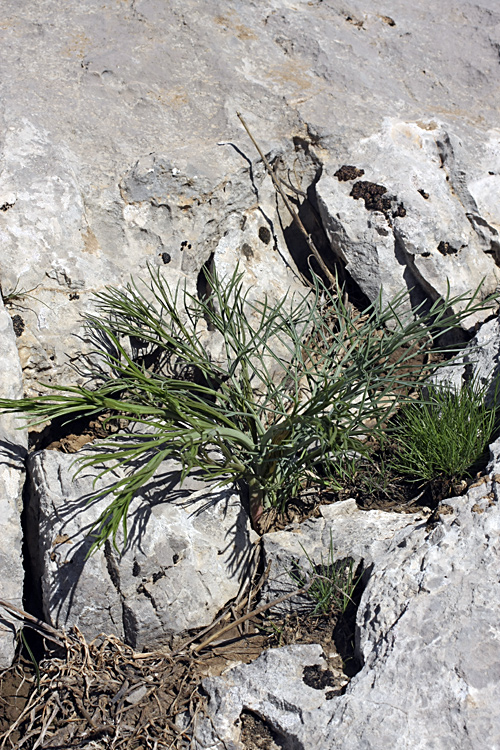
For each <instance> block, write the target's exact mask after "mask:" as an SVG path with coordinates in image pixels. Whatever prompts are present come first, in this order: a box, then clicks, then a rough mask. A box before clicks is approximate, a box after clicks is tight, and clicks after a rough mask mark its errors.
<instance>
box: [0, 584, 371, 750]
mask: <svg viewBox="0 0 500 750" xmlns="http://www.w3.org/2000/svg"><path fill="white" fill-rule="evenodd" d="M254 591H255V595H257V593H258V589H255V590H254ZM360 595H361V592H360V591H359V592H358V593H357V594H356V595H355V596H354V597H353V599H354V601H353V602H352V603H351V604H350V605H349V608H348V610H347V611H346V614H345V615H342V616H341V615H340V614H339V613H338V612H335V611H330V612H328V613H326V614H324V615H321V616H317V617H312V616H310V615H301V616H298V615H295V616H287V617H285V618H283V619H276V618H273V619H272V620H271V619H269V618H268V616H267V612H263V613H260V614H259V613H257V612H255V614H254V615H252V617H251V618H250V619H249V620H247V621H246V622H245V623H241V624H240V625H237V623H236V624H235V625H234V626H232V627H231V628H230V629H228V630H227V629H226V630H224V632H222V628H223V627H224V626H225V623H226V622H227V620H229V621H234V618H235V617H236V618H238V617H240V615H241V613H242V612H244V611H245V606H246V601H247V597H245V598H243V599H242V600H241V602H240V603H239V604H238V605H235V606H232V607H231V606H230V607H228V608H227V610H226V612H225V613H223V616H221V618H219V619H220V622H218V624H217V625H216V626H214V628H213V632H212V633H211V632H210V630H209V629H205V630H204V631H202V632H201V633H198V635H196V634H194V635H190V634H186V635H185V637H184V638H183V639H180V638H179V639H177V642H176V643H174V644H173V645H172V647H170V648H167V647H165V648H164V649H163V650H161V651H155V652H151V653H136V652H134V650H133V649H132V648H131V647H130V646H128V645H126V644H124V643H122V642H121V641H120V640H119V639H118V638H115V637H114V636H105V635H102V636H100V637H98V638H96V639H95V640H94V641H92V642H90V643H88V642H86V640H85V639H84V637H83V636H82V634H81V633H80V632H79V631H78V629H77V628H73V629H72V630H71V631H70V632H69V633H68V634H65V633H62V632H59V634H57V635H56V640H59V641H60V643H61V647H59V648H57V649H56V650H55V651H54V650H52V651H47V653H46V656H45V658H43V659H42V660H41V662H40V664H39V671H40V680H39V684H38V685H37V676H36V673H35V670H34V668H33V665H32V664H31V663H30V662H29V661H27V660H25V659H20V660H19V661H18V662H17V663H16V664H15V665H14V666H13V667H11V669H9V670H6V671H5V672H4V673H3V674H2V675H0V748H4V747H5V748H17V747H18V745H19V742H20V740H21V739H22V740H23V747H24V748H25V749H26V750H32V749H33V748H34V747H35V746H36V743H37V742H38V741H39V738H40V737H41V736H43V744H41V745H40V744H38V745H37V746H38V747H43V748H47V749H48V748H54V749H55V748H57V749H58V750H62V749H63V748H64V750H70V749H71V748H75V749H76V748H81V747H89V748H95V750H107V749H108V748H110V749H111V748H115V747H120V748H122V750H139V748H140V749H141V750H149V749H151V750H166V748H172V750H174V749H176V748H183V749H184V748H187V747H188V746H189V739H190V736H191V728H192V725H193V722H194V721H195V720H196V716H197V714H198V712H199V711H200V710H202V708H203V701H204V696H203V694H202V692H201V691H200V690H199V687H200V684H201V682H202V680H203V678H204V677H206V676H208V675H220V674H221V673H222V672H223V671H224V670H225V669H227V668H228V667H229V666H231V665H233V664H238V663H249V662H251V661H253V660H255V659H256V658H257V657H258V656H259V655H260V654H261V653H262V652H263V651H264V650H266V649H268V648H273V647H278V646H281V645H285V644H291V643H319V644H320V645H321V646H322V647H323V650H324V653H325V657H326V662H327V669H325V670H321V669H314V668H305V670H304V681H305V682H306V684H309V685H311V686H316V687H317V688H318V689H323V688H324V687H327V688H328V692H327V698H332V697H334V696H335V695H340V694H341V693H342V692H343V690H344V689H345V686H346V685H347V684H348V682H349V679H350V676H352V674H355V673H356V671H357V669H358V666H357V665H356V664H355V660H354V657H353V643H354V622H355V613H356V607H357V602H359V597H360ZM47 632H50V633H51V635H52V636H54V633H55V632H56V631H47ZM219 632H220V633H221V637H219V638H217V633H219ZM207 634H208V635H207ZM211 634H213V635H214V636H215V637H214V638H213V639H212V640H211V641H210V643H208V639H209V638H210V635H211ZM188 636H189V637H188ZM186 638H187V640H186ZM201 644H206V645H204V647H203V648H202V647H201ZM242 726H243V737H246V736H247V735H248V741H247V740H245V742H246V744H245V747H247V748H248V750H260V749H262V748H269V750H271V748H273V747H278V748H279V747H281V745H280V742H279V737H276V736H274V735H273V733H272V731H271V729H270V728H269V727H267V725H266V724H265V722H263V721H262V720H261V719H259V717H256V716H254V715H252V714H245V715H244V716H242ZM273 742H274V745H273V744H272V743H273Z"/></svg>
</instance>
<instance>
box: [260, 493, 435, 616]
mask: <svg viewBox="0 0 500 750" xmlns="http://www.w3.org/2000/svg"><path fill="white" fill-rule="evenodd" d="M319 512H320V514H321V517H320V518H314V519H311V520H309V521H305V522H304V523H301V524H295V525H294V526H292V527H288V528H287V529H285V530H284V531H275V532H272V533H269V534H265V535H264V537H263V548H264V557H265V563H266V567H267V565H269V564H270V566H271V567H270V569H269V576H268V578H267V581H266V583H265V584H264V587H263V598H264V600H265V601H266V602H268V601H271V600H272V599H275V598H278V597H279V596H281V595H282V594H285V593H290V592H292V591H293V590H294V589H296V588H298V586H297V583H296V582H295V581H294V580H293V578H292V577H291V576H290V573H291V572H292V571H293V570H294V564H298V566H299V569H300V570H301V571H303V573H304V574H308V573H310V572H311V563H313V564H314V565H321V564H325V565H328V564H329V563H330V562H335V561H337V560H343V559H345V558H351V559H352V560H353V561H354V566H353V567H354V570H356V568H357V567H358V566H360V565H361V566H362V567H363V568H364V569H365V570H366V574H365V577H368V575H369V573H368V571H369V570H370V569H371V567H372V566H373V565H374V564H375V562H376V561H377V560H378V559H379V557H380V556H381V555H383V554H384V553H385V552H386V551H387V549H388V547H389V545H390V544H391V542H392V540H393V538H394V536H395V535H396V533H397V532H399V531H401V530H402V529H406V528H413V527H414V526H415V524H416V523H419V522H420V521H422V518H423V517H422V515H421V514H418V513H411V514H405V513H385V512H384V511H379V510H370V511H362V510H360V509H359V508H358V506H357V504H356V501H355V500H353V499H351V500H344V501H342V502H339V503H333V504H332V505H322V506H320V508H319ZM308 558H309V559H308ZM307 601H308V600H307V599H305V598H304V597H301V598H299V599H297V598H296V597H292V598H291V599H287V600H286V601H285V602H283V603H282V604H280V605H278V606H277V607H275V608H274V611H279V612H293V611H296V610H297V608H299V607H304V606H306V605H307Z"/></svg>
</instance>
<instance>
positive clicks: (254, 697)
mask: <svg viewBox="0 0 500 750" xmlns="http://www.w3.org/2000/svg"><path fill="white" fill-rule="evenodd" d="M308 666H309V667H317V668H318V669H319V670H320V671H323V670H325V669H326V662H325V659H324V656H323V651H322V649H321V646H318V645H311V646H285V647H284V648H277V649H271V650H270V651H265V652H264V653H263V654H262V655H261V656H260V657H259V658H258V659H256V660H255V661H254V662H253V663H252V664H247V665H241V666H238V667H234V668H233V669H231V670H229V671H228V672H226V673H225V675H224V676H223V677H211V678H208V679H206V680H204V681H203V689H204V690H205V691H206V692H207V693H208V695H209V703H208V713H209V715H210V718H209V719H208V718H200V719H199V720H198V722H197V724H196V728H195V738H196V740H195V744H194V747H195V748H196V749H197V750H201V748H209V747H210V748H214V750H219V748H224V747H225V748H230V750H239V749H240V748H242V747H243V746H242V744H241V743H240V742H239V737H240V732H241V723H240V716H241V713H242V711H243V710H247V711H253V712H254V713H256V714H257V715H258V716H264V717H265V720H266V722H267V723H268V724H269V725H270V726H271V727H272V729H273V730H274V732H276V733H277V734H278V735H279V737H280V739H281V738H282V737H283V738H284V739H285V745H281V747H290V748H292V747H295V748H299V747H300V748H302V747H313V745H308V744H304V742H305V741H306V739H307V734H306V733H307V732H308V731H310V727H311V726H312V725H314V722H315V719H316V717H317V716H318V711H319V709H320V708H321V707H323V706H324V705H325V701H326V697H325V696H326V694H327V693H328V688H327V687H326V688H323V689H317V688H314V687H311V686H310V685H308V684H307V683H306V682H305V681H304V670H305V668H307V667H308ZM276 747H278V746H277V745H276Z"/></svg>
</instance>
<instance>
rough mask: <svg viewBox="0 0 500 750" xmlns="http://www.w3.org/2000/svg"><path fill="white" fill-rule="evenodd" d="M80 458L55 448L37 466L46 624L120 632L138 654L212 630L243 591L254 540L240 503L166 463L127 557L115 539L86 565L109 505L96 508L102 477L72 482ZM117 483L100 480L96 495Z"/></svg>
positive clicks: (36, 458) (134, 513)
mask: <svg viewBox="0 0 500 750" xmlns="http://www.w3.org/2000/svg"><path fill="white" fill-rule="evenodd" d="M74 460H75V456H74V455H73V456H70V455H65V454H61V453H57V452H55V451H41V452H39V453H36V454H34V455H33V457H32V458H31V460H30V474H31V484H32V497H31V501H30V517H31V519H32V544H33V545H34V544H37V545H38V554H39V574H40V575H41V580H42V592H43V606H44V611H45V614H46V617H47V620H48V622H50V623H51V624H52V625H54V626H55V627H65V628H68V627H70V626H71V625H77V626H78V627H79V628H80V630H81V631H82V632H83V633H84V635H85V636H86V637H87V638H93V637H95V636H96V635H97V634H98V633H100V632H106V633H114V634H115V635H117V636H119V637H120V638H123V639H124V640H126V641H127V642H128V643H130V644H132V645H133V646H134V648H138V649H141V648H143V647H145V648H147V649H151V648H155V647H158V646H160V645H161V644H164V643H166V642H168V640H169V639H170V637H171V636H172V634H175V633H180V632H182V631H184V630H187V629H189V628H195V627H203V626H205V625H208V624H209V623H210V622H211V621H212V619H213V618H214V616H215V615H216V613H217V611H218V610H219V609H220V608H221V607H223V606H224V604H225V603H226V602H227V601H228V600H229V599H231V598H232V597H234V596H236V594H237V593H238V590H239V587H240V583H241V579H242V575H243V573H244V571H245V567H246V565H247V564H248V562H249V554H250V552H251V547H252V544H251V542H252V539H254V536H253V535H252V533H251V532H250V528H249V522H248V518H247V515H246V513H245V511H244V509H243V507H242V505H241V503H240V500H239V497H238V496H237V495H235V494H233V493H232V492H231V491H229V490H215V489H214V488H213V487H212V488H211V487H209V486H207V485H206V484H205V483H203V482H201V481H199V480H197V479H196V477H195V476H190V477H188V478H187V479H186V481H185V482H184V484H183V486H182V488H180V487H179V468H180V467H179V464H177V463H175V462H173V461H167V462H164V463H163V464H162V465H161V466H160V468H159V469H158V471H157V473H156V474H155V477H154V479H153V480H151V481H150V482H149V483H148V485H147V486H146V487H145V488H144V489H143V490H142V491H141V492H140V493H139V495H138V498H137V499H135V500H134V501H133V502H132V504H131V506H130V512H129V540H128V543H127V546H126V548H125V550H124V551H123V553H122V554H119V553H118V552H117V550H115V549H114V548H113V546H112V545H111V544H110V543H109V542H108V543H106V544H105V546H104V548H103V549H102V550H99V551H98V552H96V554H94V555H93V556H91V557H90V558H88V559H86V555H87V553H88V551H89V548H90V544H91V541H92V540H91V539H90V538H89V537H88V536H87V535H88V532H89V530H90V527H91V525H92V523H93V522H94V521H96V520H97V518H98V517H99V515H100V513H101V511H102V510H103V509H104V507H105V505H106V504H107V502H109V499H106V498H103V499H101V500H99V501H97V502H92V503H90V504H88V501H89V500H90V498H91V496H92V494H93V492H94V488H93V479H94V478H95V476H96V474H97V471H93V472H90V471H85V472H83V473H82V474H79V475H78V476H77V477H75V478H73V475H74V472H75V467H74V466H73V463H74ZM118 476H123V472H120V471H117V473H115V474H114V475H113V479H114V480H116V478H117V477H118ZM109 484H110V479H109V478H108V479H104V478H103V479H102V480H98V481H97V483H96V486H95V490H96V491H97V490H99V489H102V488H103V487H106V486H108V485H109ZM37 536H38V539H36V537H37ZM121 539H122V537H121V536H119V537H118V540H117V544H118V545H120V544H121V541H120V540H121Z"/></svg>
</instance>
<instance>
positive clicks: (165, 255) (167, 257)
mask: <svg viewBox="0 0 500 750" xmlns="http://www.w3.org/2000/svg"><path fill="white" fill-rule="evenodd" d="M160 257H161V259H162V261H163V263H165V265H166V264H167V263H170V261H171V260H172V256H171V255H170V253H161V255H160Z"/></svg>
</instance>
